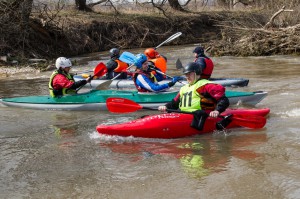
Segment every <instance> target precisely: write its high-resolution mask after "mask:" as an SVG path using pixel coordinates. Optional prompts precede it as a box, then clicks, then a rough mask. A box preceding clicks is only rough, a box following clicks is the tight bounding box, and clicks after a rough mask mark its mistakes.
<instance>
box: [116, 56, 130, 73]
mask: <svg viewBox="0 0 300 199" xmlns="http://www.w3.org/2000/svg"><path fill="white" fill-rule="evenodd" d="M115 61H116V62H117V63H118V66H117V68H115V70H114V72H116V73H120V72H122V71H123V70H124V69H126V68H128V64H127V63H125V62H122V61H120V60H118V59H117V60H115Z"/></svg>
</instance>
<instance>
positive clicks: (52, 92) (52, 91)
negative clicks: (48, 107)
mask: <svg viewBox="0 0 300 199" xmlns="http://www.w3.org/2000/svg"><path fill="white" fill-rule="evenodd" d="M58 74H62V75H64V76H65V77H66V78H68V80H70V81H72V82H74V79H73V76H72V75H71V74H70V73H68V74H66V73H65V72H64V71H61V70H55V71H54V72H53V73H52V75H51V77H50V81H49V92H50V96H51V97H57V96H61V95H67V94H75V93H76V90H75V89H70V88H62V89H59V90H56V89H54V88H53V79H54V77H55V76H56V75H58Z"/></svg>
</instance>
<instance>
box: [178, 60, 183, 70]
mask: <svg viewBox="0 0 300 199" xmlns="http://www.w3.org/2000/svg"><path fill="white" fill-rule="evenodd" d="M176 68H177V69H178V70H179V69H182V68H183V66H182V63H181V61H180V59H179V58H178V59H177V60H176Z"/></svg>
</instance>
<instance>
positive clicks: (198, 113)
mask: <svg viewBox="0 0 300 199" xmlns="http://www.w3.org/2000/svg"><path fill="white" fill-rule="evenodd" d="M201 72H202V71H201V67H200V66H199V64H198V63H195V62H190V63H188V64H187V65H186V67H185V68H184V70H183V73H184V74H185V76H186V79H187V82H188V84H186V85H184V86H183V87H181V89H180V91H179V93H178V94H177V96H176V97H175V98H174V99H173V100H172V101H171V102H169V103H167V104H166V105H165V106H159V107H158V110H160V111H166V109H178V108H179V109H180V110H181V111H186V112H195V114H194V116H195V117H194V121H193V123H192V126H193V127H195V128H197V129H199V130H202V127H203V125H204V121H205V119H206V117H207V116H208V115H207V113H208V114H209V116H210V117H214V118H216V117H218V116H219V115H220V113H222V112H223V111H225V110H226V108H228V106H229V100H228V98H227V97H226V96H225V88H224V87H223V86H222V85H219V84H215V83H213V82H211V81H209V80H207V79H202V78H201Z"/></svg>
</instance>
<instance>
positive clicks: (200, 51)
mask: <svg viewBox="0 0 300 199" xmlns="http://www.w3.org/2000/svg"><path fill="white" fill-rule="evenodd" d="M193 53H197V54H198V55H204V48H203V47H201V46H198V47H196V48H195V49H194V50H193Z"/></svg>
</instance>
